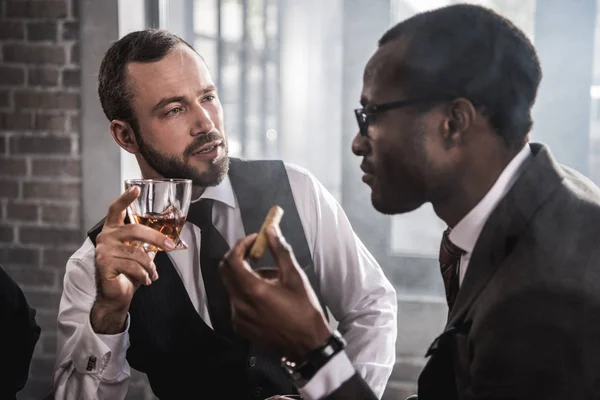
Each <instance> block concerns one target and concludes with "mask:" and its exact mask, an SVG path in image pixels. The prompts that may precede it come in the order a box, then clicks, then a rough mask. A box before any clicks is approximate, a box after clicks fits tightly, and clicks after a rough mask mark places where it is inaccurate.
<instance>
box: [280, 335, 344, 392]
mask: <svg viewBox="0 0 600 400" xmlns="http://www.w3.org/2000/svg"><path fill="white" fill-rule="evenodd" d="M345 348H346V341H345V340H344V338H343V337H342V335H341V334H340V333H339V332H338V331H334V332H333V333H332V335H331V336H330V337H329V338H328V339H327V340H326V341H325V343H323V344H322V345H321V346H319V347H317V348H316V349H314V350H313V351H311V352H310V353H308V356H307V357H306V359H304V360H303V361H302V362H299V363H298V362H295V361H293V360H290V359H288V358H286V357H283V358H282V359H281V366H282V367H283V370H284V371H285V372H286V373H287V375H288V376H289V377H290V379H291V380H292V382H293V383H294V385H295V386H296V387H302V386H304V385H305V384H306V383H307V382H308V381H309V380H311V378H312V377H313V376H315V374H316V373H317V371H318V370H319V369H321V367H323V366H324V365H325V364H327V362H328V361H329V360H331V359H332V358H333V356H335V355H336V354H337V353H339V352H340V351H342V350H344V349H345Z"/></svg>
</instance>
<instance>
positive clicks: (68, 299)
mask: <svg viewBox="0 0 600 400" xmlns="http://www.w3.org/2000/svg"><path fill="white" fill-rule="evenodd" d="M286 170H287V174H288V177H289V181H290V186H291V189H292V194H293V197H294V200H295V203H296V206H297V208H298V213H299V215H300V220H301V222H302V227H303V228H304V232H305V234H306V239H307V242H308V245H309V248H310V250H311V255H312V258H313V261H314V269H315V273H316V276H317V279H318V280H319V284H320V290H321V295H322V297H323V299H324V301H325V303H326V305H327V308H328V309H329V310H330V311H331V314H332V315H333V317H334V318H335V320H336V321H338V323H339V325H338V330H339V331H340V333H342V335H343V336H344V338H345V339H346V341H347V342H348V348H347V356H346V355H344V357H346V359H349V360H351V364H350V368H352V371H354V369H356V370H357V371H358V372H359V373H360V374H361V375H362V376H363V377H364V378H365V380H366V381H367V382H368V383H369V385H370V386H371V387H372V388H373V390H374V391H375V392H376V393H377V394H378V395H379V396H381V395H382V393H383V390H384V389H385V386H386V384H387V381H388V379H389V377H390V374H391V372H392V368H393V366H394V362H395V354H396V331H397V321H396V318H397V302H396V301H397V300H396V292H395V290H394V288H393V287H392V285H391V284H390V282H389V281H388V280H387V278H386V277H385V275H384V274H383V271H382V270H381V268H380V266H379V265H378V264H377V262H376V261H375V259H374V258H373V257H372V255H371V254H370V253H369V252H368V251H367V249H366V248H365V247H364V245H363V244H362V242H361V241H360V239H359V238H358V237H357V236H356V235H355V233H354V231H353V230H352V227H351V226H350V223H349V221H348V219H347V217H346V215H345V214H344V212H343V210H342V208H341V206H340V205H339V204H338V203H337V202H336V201H335V199H334V198H333V196H332V195H331V194H330V193H329V192H328V191H327V190H326V189H325V188H324V187H323V186H322V184H321V183H320V182H319V181H318V180H317V179H316V178H315V177H314V176H312V175H311V174H310V173H309V172H308V171H306V170H304V169H302V168H300V167H297V166H293V165H286ZM201 198H211V199H214V200H215V203H214V206H213V215H212V219H213V224H214V226H215V227H216V228H217V230H218V231H219V232H220V233H221V234H222V235H223V237H224V238H225V240H226V241H227V243H228V244H229V245H230V246H232V245H233V244H234V243H235V242H236V241H237V240H238V239H240V238H242V237H244V236H245V235H246V232H244V227H243V224H242V217H241V213H240V209H239V207H238V203H237V199H236V197H235V194H234V192H233V189H232V186H231V182H230V181H229V178H226V179H225V180H224V181H223V182H222V183H221V184H219V185H218V186H215V187H209V188H207V189H206V190H205V191H204V193H203V194H202V196H201ZM284 218H285V215H284ZM200 234H201V232H200V230H199V228H198V227H196V226H194V225H192V224H190V223H186V224H185V226H184V228H183V229H182V232H181V237H182V239H183V241H185V243H187V244H188V246H189V249H188V250H178V251H173V252H170V253H168V255H169V258H170V259H171V261H172V262H173V265H174V266H175V268H176V269H177V272H178V273H179V275H180V277H181V279H182V281H183V284H184V286H185V288H186V290H187V293H188V295H189V297H190V299H191V301H192V303H193V305H194V307H195V308H196V310H197V311H198V313H199V314H200V316H201V317H202V318H203V320H204V321H205V322H206V323H207V324H208V325H209V326H211V323H210V317H209V314H208V308H207V303H206V293H205V291H204V285H203V281H202V273H201V269H200V256H199V255H200ZM159 279H160V277H159ZM95 296H96V285H95V280H94V245H93V244H92V242H91V241H90V239H89V238H88V239H86V241H85V242H84V244H83V245H82V247H81V248H80V249H79V250H77V252H75V253H74V254H73V256H72V257H71V258H70V259H69V261H68V263H67V268H66V273H65V277H64V285H63V294H62V298H61V302H60V309H59V314H58V338H57V341H58V348H57V353H58V358H57V362H56V368H55V373H54V386H55V393H56V394H55V395H56V398H57V399H61V400H66V399H77V400H85V399H110V400H118V399H123V398H125V395H126V393H127V389H128V386H129V376H130V368H129V365H128V363H127V360H126V357H125V356H126V351H127V348H128V346H129V335H128V331H127V329H128V327H129V319H128V320H127V329H126V330H125V332H123V333H121V334H117V335H98V334H96V333H94V331H93V330H92V328H91V326H90V318H89V313H90V309H91V307H92V304H93V302H94V298H95ZM128 318H129V317H128ZM91 356H93V357H95V358H96V360H97V362H96V363H94V364H95V365H93V366H92V368H91V370H90V371H88V370H87V369H90V368H88V367H89V366H90V365H89V359H90V357H91ZM348 357H349V358H348ZM348 362H350V361H348ZM198 393H202V388H201V387H199V388H198Z"/></svg>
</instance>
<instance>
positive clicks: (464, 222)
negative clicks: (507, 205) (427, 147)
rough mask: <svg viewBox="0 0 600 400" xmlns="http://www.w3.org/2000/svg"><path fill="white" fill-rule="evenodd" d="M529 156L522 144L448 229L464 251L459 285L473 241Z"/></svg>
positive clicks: (472, 247)
mask: <svg viewBox="0 0 600 400" xmlns="http://www.w3.org/2000/svg"><path fill="white" fill-rule="evenodd" d="M530 156H531V149H530V148H529V145H528V144H527V145H525V146H523V148H522V149H521V151H520V152H518V153H517V155H516V156H514V157H513V159H512V160H510V162H509V163H508V165H507V166H506V167H505V168H504V170H503V171H502V173H501V174H500V176H499V177H498V179H497V180H496V182H495V183H494V186H492V188H491V189H490V190H489V191H488V192H487V193H486V195H485V196H483V198H482V199H481V200H480V201H479V203H477V205H476V206H475V207H473V209H472V210H471V211H469V213H468V214H467V215H465V216H464V217H463V219H461V220H460V221H459V222H458V224H456V226H455V227H454V228H452V231H450V241H451V242H452V243H454V244H455V245H456V246H458V247H460V248H461V249H462V250H463V251H464V252H465V253H464V254H463V255H462V256H461V257H460V264H459V265H460V267H459V268H460V269H459V273H458V282H459V285H462V281H463V279H464V278H465V273H466V272H467V268H468V266H469V261H470V260H471V254H472V253H473V249H474V248H475V243H477V239H479V234H480V233H481V230H482V229H483V226H484V225H485V223H486V222H487V220H488V218H489V216H490V214H491V213H492V211H494V209H495V208H496V205H498V203H499V202H500V200H502V199H503V198H504V196H505V195H506V193H508V191H509V190H510V188H511V187H512V186H513V184H514V183H515V182H516V180H517V178H518V177H519V175H521V172H522V169H523V164H524V163H525V161H526V160H527V159H528V158H529V157H530Z"/></svg>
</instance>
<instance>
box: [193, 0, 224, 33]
mask: <svg viewBox="0 0 600 400" xmlns="http://www.w3.org/2000/svg"><path fill="white" fill-rule="evenodd" d="M218 5H219V0H194V32H195V33H198V34H201V35H207V36H211V37H216V36H217V34H218V32H217V7H218Z"/></svg>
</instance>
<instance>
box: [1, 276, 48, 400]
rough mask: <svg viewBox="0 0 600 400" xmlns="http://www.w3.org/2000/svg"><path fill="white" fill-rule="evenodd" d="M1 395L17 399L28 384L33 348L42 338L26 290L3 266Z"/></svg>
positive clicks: (3, 397) (4, 397) (5, 397)
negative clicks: (26, 296)
mask: <svg viewBox="0 0 600 400" xmlns="http://www.w3.org/2000/svg"><path fill="white" fill-rule="evenodd" d="M0 321H2V324H3V326H4V327H6V329H4V328H3V329H0V346H1V350H0V353H1V354H2V363H1V364H0V365H1V366H0V376H2V379H0V398H2V399H11V398H15V395H16V393H17V392H19V391H20V390H21V389H23V387H25V384H26V383H27V378H28V376H29V366H30V364H31V358H32V356H33V350H34V348H35V345H36V344H37V341H38V339H39V337H40V331H41V329H40V327H39V326H38V325H37V323H36V321H35V310H34V309H32V308H31V307H29V304H28V303H27V300H26V299H25V295H24V294H23V291H22V290H21V289H20V288H19V286H18V285H17V283H16V282H14V281H13V280H12V279H11V278H10V276H8V274H6V272H4V270H3V269H2V268H0Z"/></svg>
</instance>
